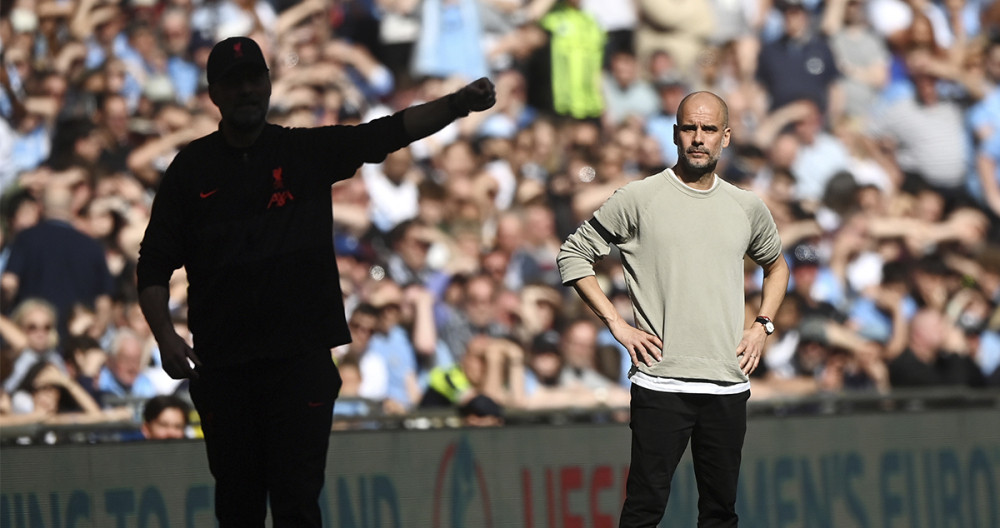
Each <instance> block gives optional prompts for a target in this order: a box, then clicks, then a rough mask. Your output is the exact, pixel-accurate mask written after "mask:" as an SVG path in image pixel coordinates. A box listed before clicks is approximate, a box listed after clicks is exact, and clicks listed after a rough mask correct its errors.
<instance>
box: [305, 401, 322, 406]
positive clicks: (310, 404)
mask: <svg viewBox="0 0 1000 528" xmlns="http://www.w3.org/2000/svg"><path fill="white" fill-rule="evenodd" d="M306 404H307V405H309V406H310V407H321V406H322V405H323V402H306Z"/></svg>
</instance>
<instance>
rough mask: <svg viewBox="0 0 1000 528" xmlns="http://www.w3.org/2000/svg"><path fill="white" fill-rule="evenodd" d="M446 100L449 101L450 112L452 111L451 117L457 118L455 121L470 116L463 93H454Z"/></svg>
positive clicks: (446, 97)
mask: <svg viewBox="0 0 1000 528" xmlns="http://www.w3.org/2000/svg"><path fill="white" fill-rule="evenodd" d="M445 99H446V100H447V101H448V110H450V111H451V115H453V116H455V119H458V118H460V117H465V116H467V115H469V112H470V109H469V106H468V105H467V104H465V101H464V99H463V98H462V95H461V91H458V92H452V93H450V94H448V95H447V96H445Z"/></svg>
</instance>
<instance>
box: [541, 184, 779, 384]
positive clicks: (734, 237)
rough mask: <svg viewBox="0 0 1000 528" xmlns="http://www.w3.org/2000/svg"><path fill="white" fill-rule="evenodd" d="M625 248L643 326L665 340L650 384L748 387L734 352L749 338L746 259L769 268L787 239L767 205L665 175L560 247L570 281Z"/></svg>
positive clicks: (733, 190) (629, 193) (604, 210)
mask: <svg viewBox="0 0 1000 528" xmlns="http://www.w3.org/2000/svg"><path fill="white" fill-rule="evenodd" d="M611 244H614V245H615V246H617V247H618V249H619V251H620V253H621V258H622V265H623V267H624V270H625V282H626V285H627V286H628V290H629V294H630V295H631V298H632V307H633V309H634V312H635V318H636V326H637V327H638V328H640V329H642V330H644V331H646V332H649V333H651V334H654V335H656V336H657V337H659V338H660V340H661V341H662V342H663V360H662V361H660V362H659V363H655V364H654V365H653V366H652V367H647V366H645V365H641V364H640V366H639V370H641V371H642V372H645V373H646V374H649V375H651V376H660V377H670V378H680V379H696V380H708V381H715V382H720V383H725V384H728V383H739V382H745V381H747V377H746V376H745V375H744V374H743V372H742V371H741V370H740V367H739V361H738V358H737V357H736V346H737V345H738V344H739V342H740V338H741V337H742V334H743V324H744V308H743V305H744V298H743V287H744V284H743V281H744V277H743V262H744V255H746V256H749V257H750V258H751V259H753V260H754V261H755V262H757V263H758V264H769V263H771V262H774V260H775V259H777V258H778V257H779V256H780V255H781V240H780V239H779V238H778V231H777V228H776V226H775V225H774V219H773V218H772V217H771V213H770V212H769V211H768V210H767V207H766V206H765V205H764V203H763V202H762V201H761V200H760V198H758V197H757V196H756V195H754V194H753V193H751V192H748V191H744V190H742V189H739V188H738V187H736V186H734V185H732V184H730V183H727V182H725V181H723V180H721V179H720V178H718V177H716V184H715V185H714V186H713V187H712V188H711V189H710V190H708V191H698V190H695V189H692V188H691V187H688V186H687V185H685V184H684V183H683V182H681V181H680V180H679V179H678V178H677V177H676V176H675V175H674V173H673V171H672V170H670V169H667V170H665V171H663V172H661V173H659V174H655V175H652V176H649V177H647V178H645V179H642V180H638V181H635V182H632V183H629V184H628V185H625V186H624V187H622V188H620V189H618V190H617V191H615V193H614V195H612V196H611V198H609V199H608V201H607V202H605V203H604V205H602V206H601V208H600V209H599V210H598V211H597V212H596V213H594V218H593V219H591V220H589V221H587V222H584V223H583V224H582V225H581V226H580V227H579V228H578V229H577V230H576V232H574V233H573V234H572V235H570V236H569V238H567V240H566V242H565V243H564V244H563V245H562V248H561V250H560V252H559V256H558V258H557V261H558V264H559V272H560V274H561V276H562V280H563V283H564V284H566V285H569V284H572V283H573V282H574V281H576V280H577V279H580V278H582V277H585V276H588V275H593V274H594V263H595V262H596V261H598V260H599V259H601V258H603V257H605V256H607V255H608V254H609V253H610V251H611Z"/></svg>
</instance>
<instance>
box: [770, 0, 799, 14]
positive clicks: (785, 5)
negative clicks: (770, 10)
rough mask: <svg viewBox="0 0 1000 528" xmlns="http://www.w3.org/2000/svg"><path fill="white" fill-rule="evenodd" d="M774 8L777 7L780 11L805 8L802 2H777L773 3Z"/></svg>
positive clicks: (791, 0) (794, 0)
mask: <svg viewBox="0 0 1000 528" xmlns="http://www.w3.org/2000/svg"><path fill="white" fill-rule="evenodd" d="M775 7H777V8H778V10H780V11H787V10H789V9H805V8H806V6H805V3H804V2H803V1H802V0H778V1H777V2H775Z"/></svg>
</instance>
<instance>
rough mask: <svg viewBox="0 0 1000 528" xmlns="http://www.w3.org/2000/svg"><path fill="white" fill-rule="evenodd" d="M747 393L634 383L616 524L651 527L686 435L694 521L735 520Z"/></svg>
mask: <svg viewBox="0 0 1000 528" xmlns="http://www.w3.org/2000/svg"><path fill="white" fill-rule="evenodd" d="M749 398H750V391H745V392H743V393H739V394H731V395H711V394H683V393H672V392H659V391H653V390H649V389H645V388H642V387H639V386H638V385H635V384H633V385H632V402H631V408H632V418H631V423H630V427H631V429H632V461H631V466H630V467H629V473H628V481H627V482H626V484H625V505H624V507H623V508H622V515H621V521H620V523H619V527H620V528H654V527H655V526H656V525H657V524H659V522H660V520H661V519H663V513H664V511H665V510H666V508H667V499H668V498H669V496H670V482H671V480H672V479H673V477H674V471H675V470H676V469H677V464H678V463H679V462H680V460H681V455H683V454H684V450H685V449H687V444H688V440H689V439H690V441H691V455H692V458H693V459H694V473H695V480H696V481H697V483H698V526H699V527H701V528H709V527H721V526H737V523H738V517H737V515H736V490H737V484H738V481H739V474H740V460H741V457H742V451H743V438H744V436H745V435H746V430H747V410H746V409H747V407H746V402H747V400H748V399H749Z"/></svg>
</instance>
